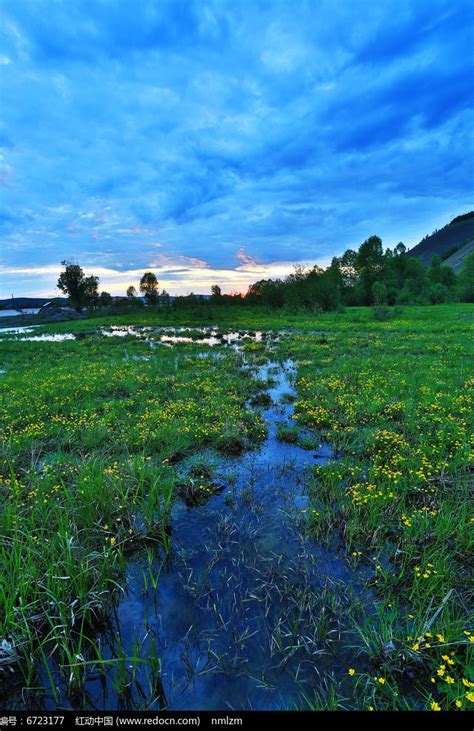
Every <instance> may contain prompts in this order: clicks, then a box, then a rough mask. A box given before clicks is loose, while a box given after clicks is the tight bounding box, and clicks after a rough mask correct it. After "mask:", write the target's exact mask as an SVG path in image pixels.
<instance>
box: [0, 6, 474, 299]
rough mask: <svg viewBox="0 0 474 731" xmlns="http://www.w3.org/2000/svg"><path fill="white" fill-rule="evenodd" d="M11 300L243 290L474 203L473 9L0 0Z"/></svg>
mask: <svg viewBox="0 0 474 731" xmlns="http://www.w3.org/2000/svg"><path fill="white" fill-rule="evenodd" d="M0 15H1V18H0V20H1V22H0V25H1V31H0V121H1V125H0V229H1V230H0V298H2V297H9V296H10V295H11V294H12V293H13V294H15V296H20V295H32V296H46V297H50V296H52V295H55V294H58V291H57V290H55V287H56V283H57V278H58V274H59V272H60V270H61V261H62V260H64V259H67V260H73V261H75V262H78V263H79V264H81V266H82V267H83V268H84V269H85V271H86V272H87V273H94V274H97V275H99V277H100V288H101V289H105V290H107V291H109V292H111V293H112V294H123V293H124V292H125V290H126V288H127V287H128V285H130V284H134V285H135V286H137V285H138V281H139V278H140V276H141V274H142V273H143V272H144V271H147V270H152V271H154V272H155V273H156V275H157V277H158V279H159V282H160V286H162V287H164V288H165V289H166V290H167V291H168V292H170V293H171V294H187V293H189V292H195V293H206V292H209V290H210V287H211V285H212V284H214V283H217V284H219V285H220V286H221V287H222V289H223V291H225V292H234V291H245V290H246V288H247V286H248V285H249V284H250V283H251V282H254V281H256V280H259V279H262V278H266V277H269V276H272V277H275V276H284V275H285V274H287V273H289V272H290V271H291V270H292V267H293V264H294V263H304V264H308V265H312V264H314V263H316V262H317V263H318V264H320V265H326V264H328V263H329V262H330V260H331V258H332V257H333V256H335V255H338V254H341V253H342V252H343V251H344V250H345V249H347V248H349V247H350V248H357V247H358V246H359V245H360V243H361V242H362V241H363V240H364V239H366V238H367V237H368V236H370V235H372V234H377V235H379V236H381V238H382V239H383V242H384V244H385V245H387V246H394V245H395V244H397V243H398V242H399V241H403V242H404V243H405V244H406V245H407V246H408V247H411V246H414V245H415V244H417V243H418V241H419V240H420V239H421V238H422V237H423V236H424V235H425V234H427V233H430V232H431V231H433V230H434V229H435V228H440V227H441V226H443V225H444V224H445V223H447V222H449V220H450V219H451V218H453V217H454V216H456V215H458V214H460V213H463V212H466V211H468V210H470V209H472V208H473V207H474V206H473V202H474V191H473V179H474V176H473V172H474V135H473V130H474V113H473V104H474V94H473V79H474V57H473V56H474V51H473V49H474V31H473V28H474V4H473V3H472V2H471V0H469V1H464V0H456V2H453V1H452V0H446V1H445V0H410V1H408V0H393V1H392V0H379V1H378V2H370V1H369V0H291V2H290V0H285V1H284V2H280V1H279V0H230V1H229V2H227V1H226V0H140V2H132V0H21V2H18V0H2V4H1V10H0Z"/></svg>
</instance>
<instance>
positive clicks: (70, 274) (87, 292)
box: [57, 260, 99, 312]
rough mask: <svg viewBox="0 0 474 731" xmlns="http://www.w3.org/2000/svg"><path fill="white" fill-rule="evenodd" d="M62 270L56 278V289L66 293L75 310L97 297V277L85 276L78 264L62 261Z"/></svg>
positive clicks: (92, 301) (90, 302)
mask: <svg viewBox="0 0 474 731" xmlns="http://www.w3.org/2000/svg"><path fill="white" fill-rule="evenodd" d="M61 264H62V265H63V267H64V271H63V272H61V274H60V275H59V279H58V284H57V286H58V289H60V290H61V292H63V293H64V294H66V295H67V296H68V298H69V302H70V303H71V305H72V306H73V307H74V309H75V310H77V312H81V311H82V310H83V308H84V307H87V306H88V305H91V304H93V303H94V302H95V301H96V300H97V297H98V287H99V277H94V276H90V277H86V276H85V274H84V271H83V269H82V268H81V267H80V266H79V264H74V263H73V262H71V261H66V260H64V261H62V262H61Z"/></svg>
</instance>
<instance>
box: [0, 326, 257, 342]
mask: <svg viewBox="0 0 474 731" xmlns="http://www.w3.org/2000/svg"><path fill="white" fill-rule="evenodd" d="M36 327H41V325H26V326H22V327H6V328H0V339H4V340H9V339H13V338H12V336H18V337H15V340H21V341H38V342H41V341H44V342H57V343H59V342H63V341H65V340H78V339H82V338H83V337H89V336H93V335H98V336H102V337H107V338H110V337H120V338H123V337H135V338H140V339H141V340H146V341H147V342H149V343H150V345H151V346H154V345H156V344H160V343H161V344H163V345H165V346H167V347H171V346H173V345H179V344H186V343H187V344H192V345H208V346H211V347H213V346H216V345H235V344H238V343H240V342H241V341H242V340H244V339H246V340H248V341H249V342H260V341H261V340H262V338H263V337H264V333H262V332H259V331H257V332H247V331H242V332H240V331H235V332H221V331H219V330H217V329H216V328H161V327H135V326H133V325H112V326H111V327H110V328H99V329H98V330H93V331H91V332H85V333H82V332H81V333H41V334H38V335H32V334H31V333H34V332H35V331H34V328H36ZM3 336H7V337H5V338H4V337H3Z"/></svg>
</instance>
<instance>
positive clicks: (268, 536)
mask: <svg viewBox="0 0 474 731" xmlns="http://www.w3.org/2000/svg"><path fill="white" fill-rule="evenodd" d="M247 367H249V369H250V370H251V373H252V375H253V376H256V377H257V378H259V379H261V380H264V381H268V383H269V386H268V388H267V390H266V393H267V394H268V396H269V397H270V399H271V403H270V404H269V406H268V407H265V408H262V407H261V412H262V416H263V417H264V420H265V422H266V425H267V429H268V435H267V437H266V439H265V441H264V442H263V444H262V445H261V446H260V447H259V448H258V449H256V450H254V451H251V452H247V453H245V454H243V455H241V456H238V457H228V458H216V457H215V455H209V461H210V462H214V468H215V472H214V474H213V482H214V483H215V484H216V485H218V489H216V490H215V491H214V493H213V494H212V495H211V496H210V497H209V498H208V499H207V500H205V501H201V502H200V503H199V504H197V505H194V507H188V505H190V504H191V503H192V502H193V501H186V500H185V499H179V500H177V501H176V502H175V504H174V506H173V509H172V513H171V518H170V523H169V540H170V546H171V549H170V552H169V554H165V552H164V550H163V548H162V547H161V546H158V547H156V548H155V549H154V556H153V561H152V564H151V573H152V574H153V575H155V576H156V575H158V574H159V580H158V584H157V589H156V590H154V589H153V588H151V587H150V582H149V581H148V585H149V588H148V589H146V587H145V583H144V575H145V576H147V575H149V573H150V566H149V564H148V562H147V559H146V557H145V556H144V555H143V554H140V555H139V556H138V557H136V558H135V559H133V560H132V561H131V563H130V565H129V568H128V571H127V575H126V578H125V581H124V583H123V586H124V587H125V588H126V590H125V593H124V595H123V596H122V597H121V598H120V600H119V601H118V603H117V605H116V610H115V616H114V618H113V621H112V623H111V626H110V627H109V629H108V631H107V632H106V633H104V634H103V635H101V636H100V637H99V640H98V642H99V643H100V645H101V647H102V651H103V654H104V657H105V658H116V657H117V654H118V649H117V647H118V642H119V643H120V645H121V648H122V652H123V653H124V654H125V655H126V656H128V657H131V656H133V655H134V654H135V653H136V649H135V648H136V647H137V646H138V647H140V655H141V656H142V657H145V658H147V657H149V656H150V654H151V652H152V649H151V648H152V647H153V646H154V647H155V648H156V650H155V651H156V654H157V656H158V657H159V658H160V660H161V673H160V674H159V679H157V678H156V676H155V678H154V680H153V682H152V683H151V682H149V679H148V680H147V667H146V665H139V666H138V667H137V668H136V671H135V673H134V675H133V681H130V683H128V684H127V687H126V689H125V690H124V689H122V690H121V692H117V689H116V687H115V686H114V684H113V671H108V672H107V673H106V674H105V675H104V674H103V675H99V674H98V673H97V672H96V673H95V674H94V673H93V672H92V673H91V674H90V675H89V677H88V679H87V681H86V683H85V686H84V692H83V693H81V695H80V697H76V698H74V699H73V700H72V699H71V698H67V696H66V694H65V693H64V694H63V695H62V698H61V701H60V703H59V704H56V703H55V701H54V699H53V698H52V697H51V696H50V695H48V694H47V695H46V696H42V697H41V699H40V696H39V695H38V693H35V694H34V695H33V702H37V703H39V706H40V707H42V708H44V709H53V708H56V707H57V705H59V707H62V708H68V707H73V708H78V709H80V708H88V709H93V708H95V709H98V710H103V709H107V710H112V709H123V708H128V709H132V708H136V709H155V710H156V709H159V708H167V709H201V710H204V709H207V710H217V709H223V710H225V709H227V708H233V709H285V708H291V707H295V706H301V705H302V704H303V705H304V703H303V695H302V694H303V693H304V694H305V695H306V696H307V697H309V698H311V697H312V694H313V690H314V689H318V688H320V687H324V685H325V683H327V682H328V680H329V679H330V678H332V677H333V676H334V677H336V678H338V679H340V680H341V682H342V683H343V684H344V683H345V682H347V668H348V667H349V666H350V664H351V663H352V662H353V655H352V653H350V652H349V651H348V650H347V638H346V641H345V644H342V643H341V642H340V638H341V632H342V631H343V630H344V629H346V630H347V628H345V627H344V616H345V615H346V614H347V611H346V610H347V607H348V605H349V603H352V606H354V602H355V603H357V602H366V601H367V597H368V590H367V589H365V588H364V582H365V579H366V578H367V577H366V576H364V574H363V573H362V572H359V573H357V574H354V572H353V571H352V570H351V569H350V567H349V564H348V563H347V562H346V561H344V560H343V558H342V556H341V555H339V553H338V546H337V540H335V543H334V545H332V546H330V547H328V548H323V547H322V545H320V544H318V543H316V542H315V541H314V540H313V539H312V538H311V536H310V534H309V532H308V530H306V527H307V520H308V498H307V494H306V488H305V482H306V480H305V472H306V470H308V469H309V468H310V467H311V465H312V464H315V463H317V462H320V463H321V462H322V463H323V462H326V461H327V460H329V459H332V458H333V454H332V452H331V449H330V448H329V447H328V445H326V444H322V445H321V446H320V447H319V448H318V449H317V450H315V451H309V450H306V449H303V448H301V447H299V446H298V445H295V444H284V443H281V442H279V441H278V440H277V436H276V435H277V428H278V425H279V424H280V423H283V424H286V425H288V424H289V423H291V417H292V413H293V405H292V403H291V398H288V396H294V395H295V390H294V386H293V383H292V380H293V375H294V364H293V363H292V362H291V361H289V360H288V361H286V362H285V363H283V364H279V363H275V362H270V363H267V364H266V365H264V366H261V367H258V368H255V367H253V368H252V366H247ZM201 457H202V455H201ZM194 463H195V460H194ZM192 464H193V460H192V459H190V460H189V462H188V463H184V464H183V466H182V470H183V477H184V475H186V471H187V470H188V474H189V469H190V468H191V466H192ZM184 498H186V494H185V493H184ZM160 572H161V573H160ZM370 600H371V601H373V598H370ZM127 665H128V666H129V667H130V668H131V663H127ZM130 672H132V671H131V670H130ZM54 675H55V679H56V681H57V684H58V687H61V683H63V681H62V680H61V679H60V676H59V674H57V673H54ZM44 682H45V685H47V680H46V678H45V679H44ZM29 703H30V706H29V707H30V708H31V703H32V698H31V696H30V699H29ZM21 705H22V702H21V701H18V705H17V707H21Z"/></svg>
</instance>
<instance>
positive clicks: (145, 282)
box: [140, 272, 158, 305]
mask: <svg viewBox="0 0 474 731" xmlns="http://www.w3.org/2000/svg"><path fill="white" fill-rule="evenodd" d="M140 292H143V294H144V295H145V298H146V301H147V302H148V304H150V305H156V303H157V302H158V280H157V278H156V275H155V274H153V272H145V274H144V275H143V277H142V278H141V279H140Z"/></svg>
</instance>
